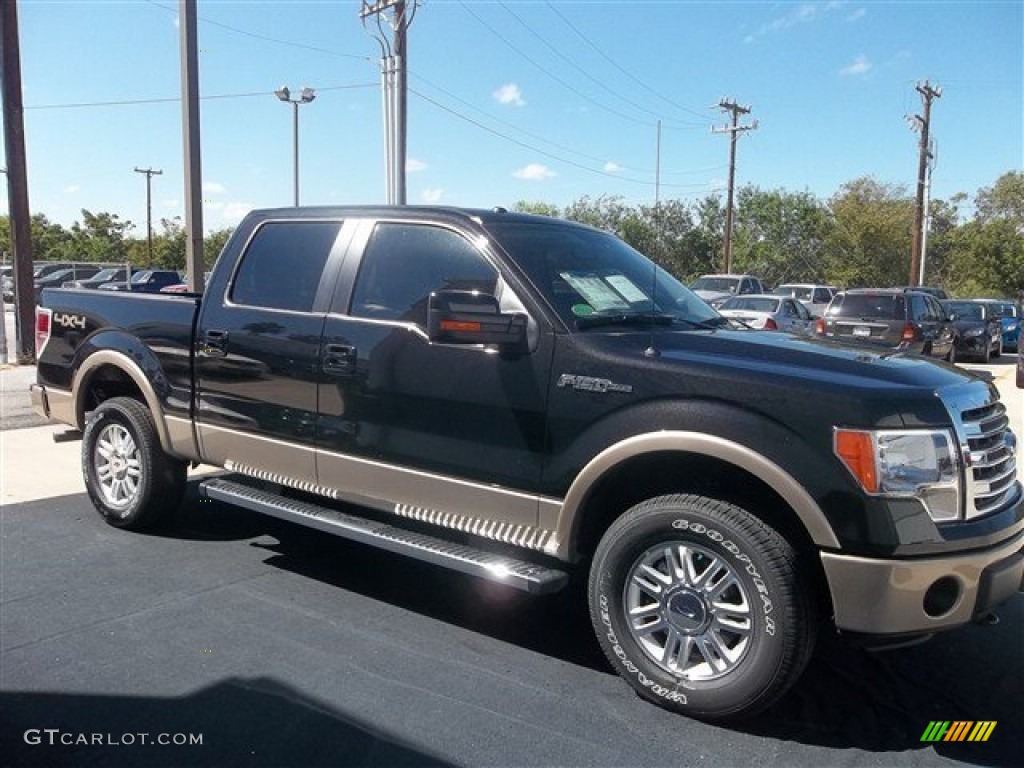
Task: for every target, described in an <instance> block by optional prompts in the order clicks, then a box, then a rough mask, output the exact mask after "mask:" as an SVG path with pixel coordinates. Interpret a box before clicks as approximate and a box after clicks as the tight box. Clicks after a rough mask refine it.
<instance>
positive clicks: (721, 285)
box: [690, 275, 766, 307]
mask: <svg viewBox="0 0 1024 768" xmlns="http://www.w3.org/2000/svg"><path fill="white" fill-rule="evenodd" d="M690 290H691V291H693V292H694V293H696V294H697V295H698V296H700V297H701V298H702V299H704V301H706V302H707V303H708V304H710V305H711V306H712V307H714V306H716V304H721V303H722V302H723V301H725V300H726V299H728V298H729V297H731V296H743V295H746V294H748V293H765V292H766V291H765V289H764V286H763V285H762V284H761V279H760V278H758V277H754V276H753V275H701V276H700V277H698V278H697V279H696V280H695V281H694V282H693V285H691V286H690Z"/></svg>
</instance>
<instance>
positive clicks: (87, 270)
mask: <svg viewBox="0 0 1024 768" xmlns="http://www.w3.org/2000/svg"><path fill="white" fill-rule="evenodd" d="M99 271H100V270H99V267H85V266H82V267H68V268H67V269H58V270H57V271H56V272H50V273H49V274H48V275H47V276H46V277H39V278H36V280H35V281H34V282H35V292H36V303H37V304H38V303H39V297H40V295H41V294H42V292H43V289H44V288H61V287H63V286H64V285H65V284H66V283H68V282H70V281H72V280H74V279H75V277H76V276H78V277H83V278H86V279H88V278H90V277H92V276H93V275H95V274H96V273H97V272H99Z"/></svg>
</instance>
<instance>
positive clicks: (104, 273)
mask: <svg viewBox="0 0 1024 768" xmlns="http://www.w3.org/2000/svg"><path fill="white" fill-rule="evenodd" d="M116 272H117V268H116V267H109V268H107V269H101V270H100V271H99V272H97V273H96V274H95V275H93V276H92V278H91V279H93V280H95V281H96V282H99V281H100V280H106V279H107V278H108V277H113V275H114V274H115V273H116Z"/></svg>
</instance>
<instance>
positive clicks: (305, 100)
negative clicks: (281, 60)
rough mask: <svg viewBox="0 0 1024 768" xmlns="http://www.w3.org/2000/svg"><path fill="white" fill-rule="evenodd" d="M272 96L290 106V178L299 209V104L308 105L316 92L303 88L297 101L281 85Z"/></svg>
mask: <svg viewBox="0 0 1024 768" xmlns="http://www.w3.org/2000/svg"><path fill="white" fill-rule="evenodd" d="M274 94H275V95H276V96H277V98H279V99H280V100H281V101H284V102H287V103H288V104H291V105H292V166H293V168H292V178H293V183H294V187H295V194H294V199H295V207H296V208H298V207H299V104H309V102H311V101H312V100H313V99H315V98H316V92H315V91H314V90H313V89H312V88H303V89H302V90H301V91H300V92H299V97H298V98H297V99H293V98H292V94H291V91H290V90H288V86H286V85H282V86H281V87H280V88H278V89H277V90H276V91H274Z"/></svg>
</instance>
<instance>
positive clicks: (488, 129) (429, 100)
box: [409, 88, 707, 189]
mask: <svg viewBox="0 0 1024 768" xmlns="http://www.w3.org/2000/svg"><path fill="white" fill-rule="evenodd" d="M409 92H410V93H412V94H415V95H416V96H418V97H420V98H421V99H423V100H424V101H426V102H427V103H429V104H432V105H434V106H435V107H437V108H438V109H440V110H442V111H444V112H447V113H448V114H450V115H453V116H455V117H457V118H459V119H460V120H462V121H464V122H467V123H469V124H470V125H473V126H475V127H477V128H479V129H481V130H483V131H486V132H487V133H490V134H491V135H493V136H497V137H498V138H500V139H504V140H505V141H508V142H510V143H512V144H515V145H516V146H519V147H522V148H524V149H528V150H530V151H531V152H535V153H537V154H539V155H542V156H544V157H547V158H549V159H551V160H556V161H557V162H560V163H563V164H565V165H570V166H572V167H573V168H579V169H580V170H583V171H587V172H588V173H593V174H596V175H598V176H605V177H608V178H610V179H617V180H619V181H628V182H630V183H631V184H641V185H643V186H646V187H654V182H652V181H645V180H643V179H635V178H631V177H629V176H622V175H619V174H616V173H610V172H609V171H604V170H598V169H597V168H591V167H590V166H587V165H584V164H583V163H578V162H576V161H574V160H569V159H567V158H565V157H561V156H559V155H556V154H554V153H552V152H548V151H546V150H543V149H540V148H539V147H535V146H531V145H530V144H527V143H526V142H524V141H520V140H519V139H517V138H515V137H513V136H508V135H506V134H504V133H502V132H501V131H498V130H495V129H494V128H491V127H490V126H487V125H484V124H483V123H481V122H479V121H477V120H474V119H473V118H471V117H467V116H466V115H463V114H462V113H460V112H457V111H456V110H454V109H451V108H450V107H447V106H445V105H444V104H442V103H441V102H439V101H437V100H435V99H432V98H430V97H429V96H427V95H426V94H423V93H420V92H419V91H417V90H416V89H414V88H410V89H409ZM661 186H663V187H670V188H672V189H700V188H704V187H707V184H705V183H701V184H662V185H661Z"/></svg>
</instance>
